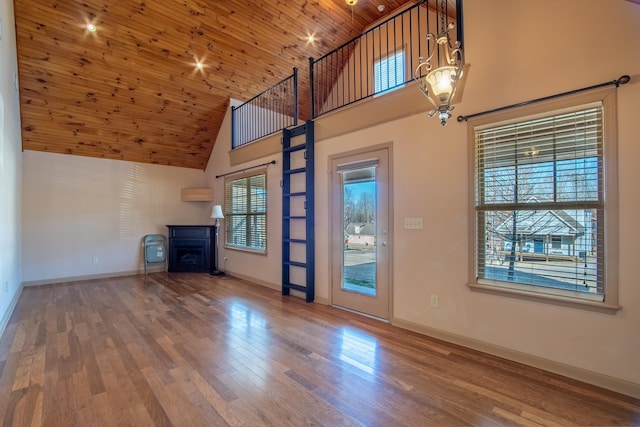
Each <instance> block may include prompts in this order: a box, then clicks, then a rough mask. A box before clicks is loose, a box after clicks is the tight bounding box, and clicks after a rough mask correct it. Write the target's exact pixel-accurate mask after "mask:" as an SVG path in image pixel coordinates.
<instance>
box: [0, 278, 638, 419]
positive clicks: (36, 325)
mask: <svg viewBox="0 0 640 427" xmlns="http://www.w3.org/2000/svg"><path fill="white" fill-rule="evenodd" d="M0 421H1V422H2V425H4V426H40V425H42V426H83V427H84V426H98V425H102V426H136V427H140V426H152V425H154V426H219V425H221V426H224V425H234V426H235V425H246V426H260V425H273V426H288V425H291V426H303V425H325V426H342V425H346V426H352V425H353V426H360V425H365V426H465V425H472V426H494V425H523V426H538V425H580V426H582V425H638V424H639V423H640V401H638V400H636V399H632V398H630V397H626V396H623V395H620V394H616V393H613V392H610V391H606V390H603V389H599V388H597V387H593V386H590V385H586V384H582V383H579V382H577V381H573V380H570V379H567V378H563V377H560V376H558V375H554V374H550V373H546V372H544V371H541V370H538V369H534V368H530V367H526V366H523V365H520V364H517V363H512V362H508V361H505V360H503V359H499V358H496V357H492V356H488V355H485V354H482V353H479V352H476V351H472V350H467V349H464V348H462V347H458V346H455V345H450V344H447V343H444V342H441V341H438V340H435V339H431V338H428V337H425V336H422V335H419V334H415V333H412V332H409V331H405V330H402V329H399V328H396V327H394V326H391V325H388V324H385V323H382V322H378V321H376V320H372V319H368V318H365V317H362V316H357V315H354V314H352V313H348V312H345V311H342V310H339V309H334V308H332V307H327V306H323V305H320V304H306V303H304V301H302V300H300V299H297V298H294V297H282V296H281V295H280V294H279V293H278V292H276V291H273V290H271V289H267V288H263V287H260V286H256V285H252V284H248V283H246V282H243V281H240V280H237V279H234V278H229V277H226V278H218V277H212V276H209V275H206V274H176V273H172V274H164V273H154V274H151V275H149V276H148V277H147V278H145V277H144V276H130V277H122V278H113V279H104V280H92V281H85V282H73V283H68V284H63V285H50V286H42V287H32V288H26V289H24V291H23V293H22V296H21V298H20V301H19V302H18V305H17V307H16V310H15V312H14V314H13V317H12V318H11V321H10V323H9V325H8V326H7V329H6V331H5V332H4V334H3V336H2V337H1V338H0Z"/></svg>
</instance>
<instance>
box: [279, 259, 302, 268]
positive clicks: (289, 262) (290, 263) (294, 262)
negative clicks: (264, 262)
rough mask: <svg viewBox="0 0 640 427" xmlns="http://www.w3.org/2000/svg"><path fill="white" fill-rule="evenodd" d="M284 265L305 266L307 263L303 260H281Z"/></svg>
mask: <svg viewBox="0 0 640 427" xmlns="http://www.w3.org/2000/svg"><path fill="white" fill-rule="evenodd" d="M282 263H283V264H284V265H291V266H294V267H302V268H307V263H305V262H298V261H283V262H282Z"/></svg>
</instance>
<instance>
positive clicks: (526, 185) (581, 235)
mask: <svg viewBox="0 0 640 427" xmlns="http://www.w3.org/2000/svg"><path fill="white" fill-rule="evenodd" d="M602 121H603V108H602V106H601V105H597V106H593V105H591V106H589V107H583V108H582V109H580V110H579V111H572V112H566V113H561V114H555V115H550V116H548V117H542V118H536V119H533V120H525V121H520V122H518V123H511V124H507V125H500V126H489V127H483V128H481V129H475V132H474V133H475V184H476V185H475V210H476V230H477V235H476V274H477V280H478V282H483V281H484V282H485V284H493V285H496V286H506V287H516V288H524V289H525V290H528V291H534V292H544V293H550V294H557V295H563V296H571V297H578V298H585V299H593V300H598V301H603V299H604V241H605V239H604V186H603V180H604V173H603V124H602Z"/></svg>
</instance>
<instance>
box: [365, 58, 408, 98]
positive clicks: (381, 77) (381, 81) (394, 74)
mask: <svg viewBox="0 0 640 427" xmlns="http://www.w3.org/2000/svg"><path fill="white" fill-rule="evenodd" d="M405 74H406V73H405V67H404V51H402V50H400V51H398V52H396V53H394V54H391V55H389V56H386V57H384V58H382V59H380V60H379V61H376V62H375V64H374V65H373V81H374V88H373V91H374V93H376V94H377V93H381V92H384V91H387V90H391V89H395V88H396V87H399V86H400V85H402V84H404V80H405Z"/></svg>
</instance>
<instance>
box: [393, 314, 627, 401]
mask: <svg viewBox="0 0 640 427" xmlns="http://www.w3.org/2000/svg"><path fill="white" fill-rule="evenodd" d="M391 323H392V324H393V325H395V326H398V327H400V328H404V329H408V330H410V331H413V332H417V333H419V334H423V335H427V336H430V337H433V338H437V339H440V340H442V341H447V342H450V343H453V344H457V345H461V346H463V347H467V348H471V349H473V350H478V351H482V352H484V353H488V354H491V355H493V356H498V357H502V358H503V359H508V360H511V361H514V362H519V363H523V364H525V365H528V366H533V367H535V368H539V369H543V370H545V371H548V372H553V373H554V374H558V375H562V376H565V377H569V378H573V379H575V380H578V381H582V382H585V383H588V384H592V385H595V386H598V387H602V388H606V389H608V390H612V391H615V392H618V393H622V394H625V395H627V396H631V397H634V398H636V399H640V384H637V383H633V382H630V381H626V380H623V379H621V378H616V377H611V376H609V375H604V374H600V373H598V372H594V371H589V370H587V369H582V368H578V367H576V366H571V365H567V364H565V363H560V362H556V361H553V360H549V359H545V358H542V357H539V356H534V355H531V354H528V353H523V352H520V351H516V350H512V349H509V348H506V347H501V346H498V345H494V344H490V343H487V342H484V341H480V340H476V339H473V338H467V337H464V336H462V335H457V334H452V333H450V332H445V331H442V330H439V329H434V328H429V327H428V326H423V325H420V324H417V323H413V322H409V321H406V320H402V319H397V318H394V319H393V320H392V322H391Z"/></svg>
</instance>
